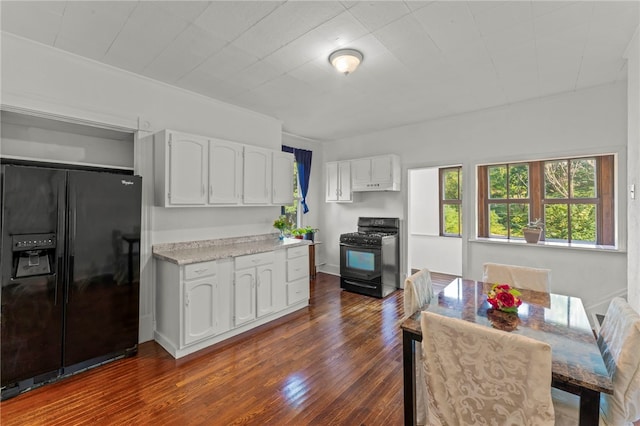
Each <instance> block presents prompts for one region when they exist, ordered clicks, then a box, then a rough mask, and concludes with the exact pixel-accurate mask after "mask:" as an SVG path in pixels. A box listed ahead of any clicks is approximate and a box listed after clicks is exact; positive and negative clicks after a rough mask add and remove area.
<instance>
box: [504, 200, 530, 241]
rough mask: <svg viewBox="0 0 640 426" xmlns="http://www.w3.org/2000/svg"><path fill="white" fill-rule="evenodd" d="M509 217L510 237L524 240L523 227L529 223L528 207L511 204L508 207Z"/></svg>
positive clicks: (526, 205)
mask: <svg viewBox="0 0 640 426" xmlns="http://www.w3.org/2000/svg"><path fill="white" fill-rule="evenodd" d="M509 209H510V216H511V218H510V219H511V236H512V237H523V238H524V231H523V229H524V227H525V226H527V224H528V223H529V205H528V204H511V205H510V206H509Z"/></svg>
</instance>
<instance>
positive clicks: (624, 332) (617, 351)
mask: <svg viewBox="0 0 640 426" xmlns="http://www.w3.org/2000/svg"><path fill="white" fill-rule="evenodd" d="M598 346H600V352H602V357H603V359H604V362H605V364H606V366H607V370H608V371H609V374H610V375H611V379H612V381H613V395H607V394H601V395H600V424H601V425H605V426H629V425H632V424H634V422H637V423H636V424H640V422H639V421H640V314H638V312H636V311H634V310H633V308H632V307H631V306H630V305H629V303H627V301H626V300H624V299H623V298H621V297H616V298H614V299H612V300H611V303H610V304H609V308H608V309H607V314H606V315H605V317H604V321H603V322H602V327H601V328H600V333H599V335H598ZM552 396H553V402H554V406H555V407H556V424H557V425H559V426H560V425H563V426H564V425H577V424H578V418H579V399H578V397H577V396H575V395H571V394H569V393H567V392H563V391H561V390H557V389H554V390H553V392H552Z"/></svg>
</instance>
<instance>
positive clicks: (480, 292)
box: [401, 278, 613, 393]
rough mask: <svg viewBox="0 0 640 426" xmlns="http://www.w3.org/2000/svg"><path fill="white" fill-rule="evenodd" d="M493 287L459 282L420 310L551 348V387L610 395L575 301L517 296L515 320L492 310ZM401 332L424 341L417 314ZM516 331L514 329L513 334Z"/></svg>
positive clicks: (595, 346) (529, 294) (527, 293)
mask: <svg viewBox="0 0 640 426" xmlns="http://www.w3.org/2000/svg"><path fill="white" fill-rule="evenodd" d="M491 285H492V284H489V283H483V282H480V281H473V280H466V279H461V278H458V279H456V280H454V281H452V282H451V284H449V285H448V286H447V287H446V288H444V289H443V290H442V291H441V292H440V293H439V294H438V295H437V296H436V297H435V298H434V300H433V301H432V303H431V304H429V305H427V306H424V307H423V308H422V310H429V311H431V312H435V313H438V314H441V315H445V316H449V317H454V318H461V319H464V320H466V321H470V322H475V323H477V324H482V325H486V326H487V327H494V328H498V329H502V330H504V331H505V333H507V332H509V333H517V334H521V335H524V336H528V337H531V338H533V339H536V340H539V341H543V342H546V343H548V344H549V345H551V349H552V357H553V368H552V370H553V371H552V375H553V379H554V381H559V382H560V383H564V384H569V385H575V386H579V387H584V388H587V389H591V390H594V391H598V392H603V393H613V384H612V382H611V378H610V377H609V374H608V372H607V368H606V366H605V364H604V361H603V360H602V355H601V354H600V350H599V348H598V344H597V342H596V339H595V337H594V335H593V332H592V330H591V326H590V324H589V319H588V317H587V314H586V312H585V310H584V307H583V306H582V300H581V299H580V298H577V297H571V296H564V295H561V294H554V293H541V292H537V291H531V290H520V291H521V292H522V295H521V296H520V298H521V299H522V305H521V306H520V307H519V308H518V314H517V317H515V316H514V315H505V314H504V313H502V312H496V311H493V310H490V308H491V306H490V305H489V303H488V302H487V291H488V290H489V289H490V288H491ZM401 327H402V329H403V330H405V331H407V332H410V333H412V334H414V337H415V338H416V340H422V330H421V329H420V311H418V312H416V313H415V314H414V315H413V316H411V317H410V318H408V319H406V320H405V321H403V323H402V325H401ZM514 328H515V329H514Z"/></svg>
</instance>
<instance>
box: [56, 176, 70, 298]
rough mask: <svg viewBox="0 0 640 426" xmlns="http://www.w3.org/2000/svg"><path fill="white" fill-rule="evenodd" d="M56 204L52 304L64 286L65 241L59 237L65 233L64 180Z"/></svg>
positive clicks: (59, 185) (60, 185) (60, 184)
mask: <svg viewBox="0 0 640 426" xmlns="http://www.w3.org/2000/svg"><path fill="white" fill-rule="evenodd" d="M57 191H58V204H57V212H58V229H57V231H56V258H57V261H56V270H55V273H56V285H55V291H54V295H53V305H54V306H55V305H57V304H58V297H59V294H61V293H62V292H61V291H58V290H59V289H62V288H64V281H65V280H64V279H65V276H66V270H65V266H66V265H65V264H64V250H65V247H64V245H65V241H64V238H61V237H62V236H63V235H65V233H66V221H67V211H66V200H65V197H66V185H65V183H64V182H60V183H59V184H58V188H57Z"/></svg>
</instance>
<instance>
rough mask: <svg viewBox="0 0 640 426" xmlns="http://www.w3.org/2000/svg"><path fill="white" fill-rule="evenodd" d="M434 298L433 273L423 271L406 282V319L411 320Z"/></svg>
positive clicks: (426, 270)
mask: <svg viewBox="0 0 640 426" xmlns="http://www.w3.org/2000/svg"><path fill="white" fill-rule="evenodd" d="M432 298H433V284H432V283H431V272H430V271H429V270H428V269H421V270H419V271H418V272H416V273H415V274H413V275H411V276H409V277H407V279H406V280H405V281H404V317H405V318H409V317H410V316H411V315H413V314H414V313H415V312H416V311H417V310H418V309H420V308H421V307H422V306H424V305H426V304H427V303H429V302H430V301H431V299H432Z"/></svg>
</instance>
